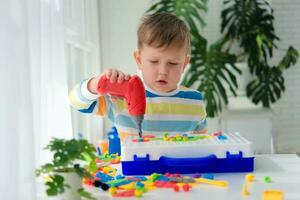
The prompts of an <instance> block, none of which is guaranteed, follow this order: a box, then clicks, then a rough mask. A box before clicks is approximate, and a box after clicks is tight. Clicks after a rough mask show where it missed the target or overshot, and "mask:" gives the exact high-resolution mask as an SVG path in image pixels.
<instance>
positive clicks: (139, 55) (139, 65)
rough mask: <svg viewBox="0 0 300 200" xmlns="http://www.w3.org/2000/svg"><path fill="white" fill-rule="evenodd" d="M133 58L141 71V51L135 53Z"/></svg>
mask: <svg viewBox="0 0 300 200" xmlns="http://www.w3.org/2000/svg"><path fill="white" fill-rule="evenodd" d="M133 57H134V60H135V62H136V64H137V65H138V68H139V69H140V67H141V54H140V52H139V51H135V52H134V53H133Z"/></svg>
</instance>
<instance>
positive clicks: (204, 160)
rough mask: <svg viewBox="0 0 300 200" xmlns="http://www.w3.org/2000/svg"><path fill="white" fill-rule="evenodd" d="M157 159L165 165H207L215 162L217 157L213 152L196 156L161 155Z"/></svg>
mask: <svg viewBox="0 0 300 200" xmlns="http://www.w3.org/2000/svg"><path fill="white" fill-rule="evenodd" d="M159 161H160V162H161V163H163V164H164V165H165V166H172V167H208V166H213V165H215V164H216V162H217V157H216V156H215V155H213V154H211V155H209V156H205V157H198V158H170V157H166V156H162V157H160V159H159Z"/></svg>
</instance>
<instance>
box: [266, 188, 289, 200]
mask: <svg viewBox="0 0 300 200" xmlns="http://www.w3.org/2000/svg"><path fill="white" fill-rule="evenodd" d="M283 199H284V193H283V191H281V190H265V191H263V194H262V200H283Z"/></svg>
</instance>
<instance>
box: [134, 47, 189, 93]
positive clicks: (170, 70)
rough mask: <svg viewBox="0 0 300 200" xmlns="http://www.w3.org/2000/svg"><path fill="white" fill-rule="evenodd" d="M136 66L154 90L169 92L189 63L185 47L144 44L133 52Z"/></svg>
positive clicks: (174, 87) (173, 88)
mask: <svg viewBox="0 0 300 200" xmlns="http://www.w3.org/2000/svg"><path fill="white" fill-rule="evenodd" d="M134 57H135V60H136V63H137V65H138V68H139V69H140V70H141V71H142V75H143V79H144V81H145V83H146V84H147V86H148V87H150V88H151V89H152V90H154V91H156V92H171V91H173V90H175V89H176V88H177V84H178V82H179V81H180V77H181V75H182V73H183V72H184V69H185V67H186V65H187V64H188V63H189V57H188V56H187V53H186V47H169V48H157V47H151V46H147V45H144V46H143V49H142V50H141V51H136V52H134Z"/></svg>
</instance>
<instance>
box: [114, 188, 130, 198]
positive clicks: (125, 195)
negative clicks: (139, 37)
mask: <svg viewBox="0 0 300 200" xmlns="http://www.w3.org/2000/svg"><path fill="white" fill-rule="evenodd" d="M134 191H135V189H132V190H126V191H123V192H118V193H117V194H113V195H112V196H113V197H134V196H135V195H134Z"/></svg>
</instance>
